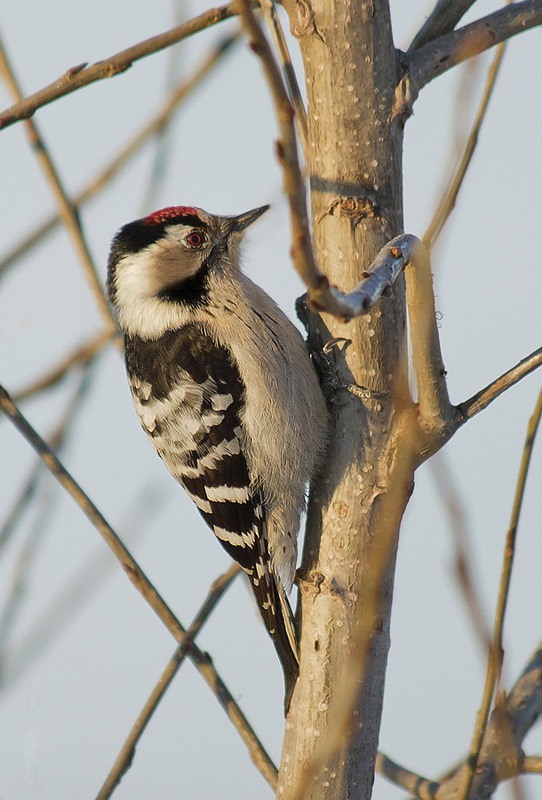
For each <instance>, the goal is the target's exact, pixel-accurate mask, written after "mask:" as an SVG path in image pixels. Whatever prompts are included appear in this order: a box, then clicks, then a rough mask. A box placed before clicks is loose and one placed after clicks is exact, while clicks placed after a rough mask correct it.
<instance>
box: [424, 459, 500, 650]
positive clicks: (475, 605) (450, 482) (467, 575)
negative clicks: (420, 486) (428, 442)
mask: <svg viewBox="0 0 542 800" xmlns="http://www.w3.org/2000/svg"><path fill="white" fill-rule="evenodd" d="M429 466H430V469H431V474H432V476H433V478H434V480H435V483H436V485H437V489H438V491H439V494H440V496H441V499H442V501H443V505H444V509H445V511H446V513H447V516H448V524H449V528H450V534H451V538H452V544H453V547H454V568H455V569H454V571H455V576H456V579H457V582H458V584H459V587H460V589H461V592H462V595H463V597H464V599H465V603H466V606H467V610H468V612H469V616H470V619H471V622H472V625H473V628H474V631H475V633H476V637H477V639H478V641H479V642H480V645H481V646H482V649H483V652H484V655H485V654H486V653H487V651H488V649H489V647H491V632H490V630H489V625H488V623H487V621H486V619H485V614H484V610H483V607H482V600H481V597H480V592H479V590H478V589H477V582H476V580H475V577H474V574H473V563H474V559H473V557H472V555H473V554H472V552H471V547H470V546H469V545H470V540H471V539H472V536H471V534H470V532H469V529H468V522H467V514H466V510H465V504H464V502H463V499H462V498H461V495H460V493H459V490H458V487H457V485H456V482H455V479H454V473H453V471H452V469H451V467H450V466H449V464H448V460H447V458H446V455H445V452H442V451H441V452H439V453H438V455H437V456H436V457H435V458H432V459H431V460H430V461H429Z"/></svg>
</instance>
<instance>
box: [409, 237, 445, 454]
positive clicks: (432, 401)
mask: <svg viewBox="0 0 542 800" xmlns="http://www.w3.org/2000/svg"><path fill="white" fill-rule="evenodd" d="M405 277H406V285H407V304H408V320H409V327H410V339H411V342H412V361H413V364H414V370H415V372H416V383H417V387H418V415H419V416H418V419H419V424H420V428H421V432H422V435H423V438H424V439H425V442H422V444H421V452H420V456H421V457H423V458H427V457H428V456H429V454H430V453H431V452H434V450H435V449H438V447H439V446H441V445H442V443H443V440H444V438H446V436H447V432H448V431H449V430H450V427H451V426H452V423H453V420H454V419H455V418H456V417H457V416H458V415H457V411H456V409H455V408H454V406H452V404H451V403H450V399H449V397H448V388H447V386H446V370H445V368H444V362H443V360H442V353H441V350H440V340H439V333H438V328H437V321H436V315H435V297H434V294H433V278H432V275H431V260H430V256H429V250H428V249H427V248H426V247H425V246H424V245H419V246H418V247H417V248H416V249H415V251H414V254H413V257H412V262H411V265H410V268H409V269H408V270H407V271H406V274H405Z"/></svg>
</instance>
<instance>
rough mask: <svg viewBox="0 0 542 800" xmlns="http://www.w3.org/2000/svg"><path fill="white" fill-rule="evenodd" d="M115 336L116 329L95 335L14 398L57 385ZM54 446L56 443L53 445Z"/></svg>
mask: <svg viewBox="0 0 542 800" xmlns="http://www.w3.org/2000/svg"><path fill="white" fill-rule="evenodd" d="M114 336H115V331H108V330H105V331H102V332H101V333H99V334H98V335H97V336H93V337H92V338H91V339H89V340H88V341H87V342H85V343H84V344H82V345H81V346H80V347H77V348H76V349H75V350H73V351H72V352H71V353H70V354H69V355H68V356H65V358H63V359H62V361H61V362H60V363H59V364H57V365H56V367H53V369H52V370H50V371H49V372H47V373H46V374H45V375H42V377H41V378H37V379H36V380H35V381H33V382H32V383H31V384H29V385H28V386H25V388H24V389H21V391H20V392H17V393H16V394H15V395H14V397H13V399H14V400H15V402H17V403H18V402H21V401H23V400H28V398H29V397H33V396H34V395H36V394H38V393H39V392H42V391H43V390H44V389H50V388H51V387H53V386H56V385H57V384H58V383H60V381H61V380H62V379H63V378H65V377H66V375H67V374H68V372H71V370H72V369H74V367H86V366H88V365H89V364H90V363H91V362H92V361H93V360H94V359H95V358H96V356H97V355H99V353H100V352H101V350H102V348H103V347H104V345H105V344H107V342H109V341H110V340H111V339H112V338H113V337H114ZM52 446H53V447H54V445H52Z"/></svg>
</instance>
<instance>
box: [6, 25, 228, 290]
mask: <svg viewBox="0 0 542 800" xmlns="http://www.w3.org/2000/svg"><path fill="white" fill-rule="evenodd" d="M238 39H239V35H238V34H237V33H235V34H234V35H233V36H228V37H225V38H224V39H223V40H222V41H221V42H218V44H217V46H216V47H215V48H213V49H212V50H211V51H210V52H209V54H208V55H207V56H206V57H205V59H204V60H203V61H202V63H201V65H200V66H199V67H198V68H197V69H196V70H195V71H194V73H193V75H190V76H189V77H188V78H185V79H183V80H182V81H180V82H179V83H178V85H177V86H175V87H174V88H173V89H172V91H171V92H170V94H169V96H168V97H167V99H166V101H165V102H164V104H163V105H162V107H161V108H160V110H159V111H158V113H157V114H155V115H154V116H153V117H152V119H151V120H150V121H149V122H147V123H146V124H145V125H143V126H142V127H141V128H140V129H139V130H137V131H136V133H135V134H134V135H133V136H132V137H131V138H130V139H129V140H128V141H127V142H126V143H125V144H124V145H123V147H122V148H121V149H120V150H119V152H118V153H117V154H116V155H115V156H114V157H113V158H112V159H111V161H109V162H108V163H107V164H106V166H105V167H103V168H102V169H101V170H100V172H99V173H98V174H97V175H96V176H95V177H94V178H92V179H91V180H90V181H89V183H88V184H87V185H86V186H85V187H84V189H82V190H81V191H80V192H79V193H78V194H77V195H75V197H74V198H73V203H74V205H75V207H76V208H79V207H80V206H81V205H83V204H84V203H86V201H87V200H89V199H90V198H91V197H94V196H95V195H96V194H98V192H100V191H102V190H103V189H105V188H106V186H107V185H108V183H109V182H110V181H111V180H112V178H114V176H115V175H116V174H117V173H118V172H119V171H120V170H121V169H122V168H123V167H125V166H126V165H127V164H128V162H129V161H130V159H131V158H132V156H134V155H135V154H136V153H137V152H138V151H139V150H140V149H141V147H143V145H144V144H145V143H146V142H147V141H148V140H149V139H150V138H151V137H152V136H156V134H158V133H159V132H160V131H161V130H162V128H163V127H164V125H165V124H166V123H167V121H168V120H169V119H171V117H172V115H173V114H174V112H175V111H176V110H177V108H178V106H179V105H180V104H181V103H182V102H183V100H185V99H186V98H187V97H188V95H189V94H190V93H191V92H192V91H193V90H194V89H195V88H196V87H197V86H199V84H200V83H201V81H202V80H203V79H204V78H205V77H206V76H207V75H208V74H209V71H210V70H211V69H212V68H213V67H214V66H216V64H217V63H219V61H220V59H221V58H222V56H223V55H224V54H225V53H226V52H228V51H229V49H230V47H231V45H232V44H234V43H235V42H237V41H238ZM60 222H61V220H60V217H59V216H58V215H57V214H56V215H55V214H53V215H52V216H51V217H49V218H48V219H46V220H45V221H44V222H42V223H41V224H40V225H38V227H37V228H36V229H35V230H34V231H32V233H30V234H28V235H27V236H25V238H24V239H23V240H22V241H21V242H19V243H18V244H17V245H15V247H13V248H12V249H11V250H10V251H9V252H8V253H7V254H6V255H5V256H4V257H3V258H1V259H0V276H2V275H3V274H4V273H5V272H6V271H7V270H8V269H9V268H10V267H11V266H12V265H13V264H14V263H15V262H16V261H17V260H18V259H19V258H20V257H21V256H22V255H24V254H25V253H27V252H28V251H29V250H31V249H32V248H33V247H35V246H36V245H37V244H38V243H39V242H40V241H41V239H42V238H43V237H44V236H46V235H47V234H48V233H50V232H51V231H53V230H54V229H55V228H56V226H57V225H58V224H60Z"/></svg>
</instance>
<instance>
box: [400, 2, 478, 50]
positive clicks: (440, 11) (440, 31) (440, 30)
mask: <svg viewBox="0 0 542 800" xmlns="http://www.w3.org/2000/svg"><path fill="white" fill-rule="evenodd" d="M475 2H476V0H453V2H450V0H437V3H436V5H435V7H434V9H433V10H432V12H431V14H430V15H429V17H428V18H427V19H426V20H425V22H424V24H423V25H422V27H421V28H420V30H419V31H418V33H417V34H416V36H415V37H414V39H413V41H412V44H411V45H410V47H409V48H408V51H407V52H408V53H412V52H413V51H414V50H418V49H419V48H420V47H423V45H424V44H427V43H428V42H430V41H431V40H432V39H436V38H437V37H438V36H443V35H444V34H445V33H450V31H453V29H454V28H455V26H456V25H457V23H458V22H459V20H460V19H461V17H463V15H464V14H466V13H467V11H468V10H469V8H470V7H471V6H473V5H474V3H475Z"/></svg>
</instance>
